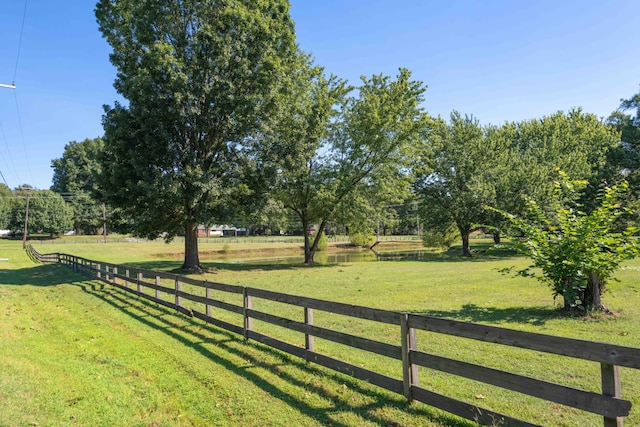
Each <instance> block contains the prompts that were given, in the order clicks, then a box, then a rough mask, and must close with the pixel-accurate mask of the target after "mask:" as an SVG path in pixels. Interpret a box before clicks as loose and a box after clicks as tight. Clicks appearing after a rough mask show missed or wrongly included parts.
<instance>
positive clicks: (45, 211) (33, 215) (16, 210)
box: [10, 186, 73, 236]
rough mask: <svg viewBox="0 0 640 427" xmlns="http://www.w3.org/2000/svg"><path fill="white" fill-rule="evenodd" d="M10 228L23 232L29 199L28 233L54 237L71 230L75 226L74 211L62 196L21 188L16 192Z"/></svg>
mask: <svg viewBox="0 0 640 427" xmlns="http://www.w3.org/2000/svg"><path fill="white" fill-rule="evenodd" d="M15 194H16V197H15V198H14V202H13V211H12V215H11V224H10V227H11V229H12V230H13V231H22V230H23V229H24V221H25V219H26V215H25V214H26V208H27V199H28V200H29V216H28V220H27V232H28V233H32V234H33V233H49V234H50V235H51V236H53V235H54V234H56V233H61V232H64V231H67V230H69V229H70V228H71V227H72V225H73V221H72V218H73V210H72V209H71V207H69V206H68V205H67V204H66V203H65V201H64V199H63V198H62V196H60V195H59V194H57V193H54V192H53V191H51V190H35V189H33V188H28V187H24V186H23V187H20V188H18V189H16V190H15Z"/></svg>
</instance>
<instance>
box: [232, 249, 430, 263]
mask: <svg viewBox="0 0 640 427" xmlns="http://www.w3.org/2000/svg"><path fill="white" fill-rule="evenodd" d="M429 255H431V256H433V251H432V250H424V249H419V250H403V251H384V252H376V251H373V250H363V251H341V252H334V253H327V252H317V253H316V255H315V258H314V260H315V262H317V263H318V264H340V263H347V262H373V261H405V260H422V259H424V258H426V257H427V256H429ZM302 261H303V256H302V255H296V256H281V257H269V258H250V259H233V260H229V262H231V263H238V264H300V263H302Z"/></svg>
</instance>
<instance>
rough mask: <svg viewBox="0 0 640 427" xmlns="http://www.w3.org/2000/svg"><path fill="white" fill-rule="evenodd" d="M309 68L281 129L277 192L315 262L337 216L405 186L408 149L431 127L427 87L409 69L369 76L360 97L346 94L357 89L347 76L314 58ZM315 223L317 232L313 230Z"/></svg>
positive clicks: (296, 85) (295, 86)
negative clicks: (327, 71)
mask: <svg viewBox="0 0 640 427" xmlns="http://www.w3.org/2000/svg"><path fill="white" fill-rule="evenodd" d="M305 69H306V71H304V72H301V73H300V74H299V75H298V76H296V77H295V79H293V82H291V86H290V87H291V90H290V91H289V93H288V99H289V100H290V102H289V103H288V105H289V107H288V111H287V112H286V113H285V114H286V117H287V119H286V120H285V121H283V122H281V124H280V126H279V127H278V128H277V129H276V132H275V141H276V144H274V147H276V148H275V149H276V150H277V152H278V153H279V154H277V155H275V156H274V158H277V159H278V163H279V164H278V175H277V179H276V184H275V190H274V194H275V197H276V198H277V199H278V200H280V201H281V203H282V204H283V205H284V206H285V207H286V208H288V209H290V210H291V211H293V212H295V214H296V215H297V216H298V218H299V220H300V222H301V224H302V228H303V230H304V235H305V244H304V252H305V254H304V262H305V263H313V258H314V255H315V252H316V250H317V248H318V243H319V242H320V238H321V235H322V232H323V231H324V229H325V227H326V226H327V224H328V223H329V222H330V221H331V220H333V219H335V218H336V217H338V216H341V217H343V218H345V217H347V216H348V211H352V210H354V209H355V210H357V209H360V208H364V207H367V204H369V203H370V202H374V201H376V200H377V201H379V200H380V198H384V197H385V196H387V195H388V194H389V193H393V191H391V190H390V188H396V190H397V189H398V185H399V183H401V182H402V180H401V179H398V178H400V176H401V175H402V174H398V170H399V169H400V168H401V167H402V165H403V162H404V161H405V159H406V154H407V152H406V150H407V148H408V147H410V146H412V145H414V144H415V143H416V142H417V140H418V138H419V136H420V134H421V132H423V131H424V127H425V125H426V114H425V113H424V112H423V110H422V108H421V107H420V103H421V101H422V94H423V93H424V91H425V90H426V88H425V87H424V85H423V84H422V83H421V82H417V81H413V80H411V74H410V72H409V71H408V70H406V69H401V70H400V72H399V74H398V76H397V77H396V79H392V78H390V77H388V76H382V75H376V76H373V77H371V78H362V84H361V86H360V87H359V88H358V91H357V92H358V93H357V95H353V96H349V97H345V96H346V94H347V91H348V89H349V88H347V87H346V85H345V84H344V83H343V82H342V81H340V80H338V79H336V78H333V77H331V78H326V77H324V75H323V74H322V71H321V70H320V69H318V68H314V67H312V66H310V65H309V64H307V65H306V66H305ZM373 188H377V189H378V190H377V191H373V190H372V189H373ZM364 194H369V195H372V197H369V198H365V197H362V196H363V195H364ZM363 202H364V203H366V204H363ZM312 225H314V226H317V231H318V232H317V233H315V235H311V234H310V232H309V230H310V228H311V226H312Z"/></svg>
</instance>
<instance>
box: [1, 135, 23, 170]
mask: <svg viewBox="0 0 640 427" xmlns="http://www.w3.org/2000/svg"><path fill="white" fill-rule="evenodd" d="M0 134H2V139H3V140H4V145H5V146H6V147H7V154H8V157H9V161H10V162H11V167H12V168H13V175H14V177H15V178H16V180H17V182H20V177H19V176H18V171H17V170H16V165H15V163H13V157H11V150H10V149H9V143H8V142H7V136H6V135H5V133H4V128H3V127H2V122H0ZM3 158H4V157H3Z"/></svg>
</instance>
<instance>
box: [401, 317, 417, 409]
mask: <svg viewBox="0 0 640 427" xmlns="http://www.w3.org/2000/svg"><path fill="white" fill-rule="evenodd" d="M400 344H401V347H402V394H403V395H404V397H405V398H406V399H407V400H408V401H409V402H411V401H412V400H413V393H412V392H411V386H412V385H414V384H415V385H417V384H418V366H417V365H414V364H413V363H411V350H415V349H416V331H415V329H413V328H409V315H408V314H407V313H402V317H401V318H400Z"/></svg>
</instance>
